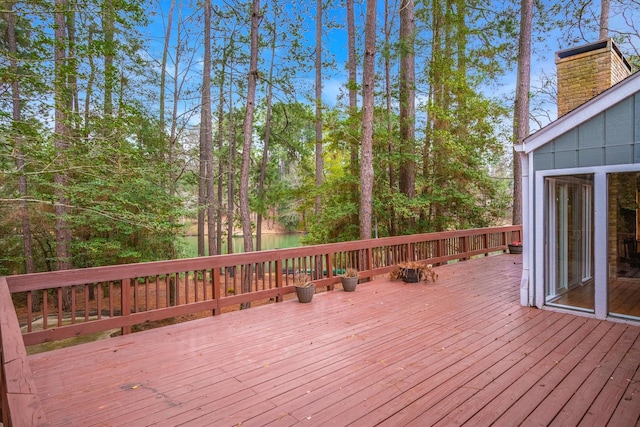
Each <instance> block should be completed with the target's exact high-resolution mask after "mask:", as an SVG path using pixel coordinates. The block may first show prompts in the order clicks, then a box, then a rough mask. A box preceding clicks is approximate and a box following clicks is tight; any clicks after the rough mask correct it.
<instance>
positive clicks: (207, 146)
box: [198, 0, 217, 256]
mask: <svg viewBox="0 0 640 427" xmlns="http://www.w3.org/2000/svg"><path fill="white" fill-rule="evenodd" d="M200 108H201V110H200V111H201V114H200V161H201V162H202V161H204V167H202V165H200V173H201V174H202V173H204V174H203V176H201V177H200V185H201V186H202V188H200V191H199V194H200V196H201V197H202V202H203V203H202V204H201V205H200V206H199V210H202V213H201V214H200V215H198V220H200V219H202V220H203V221H204V213H206V224H207V242H208V250H209V254H210V255H213V254H215V253H216V252H217V251H216V233H215V222H214V221H215V192H214V185H213V132H212V123H211V2H210V0H206V1H205V2H204V62H203V69H202V106H201V107H200ZM202 228H203V229H204V227H202ZM203 237H204V236H203ZM203 246H204V245H203ZM198 247H200V245H198ZM199 255H201V256H202V255H204V254H199Z"/></svg>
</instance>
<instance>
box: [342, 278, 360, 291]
mask: <svg viewBox="0 0 640 427" xmlns="http://www.w3.org/2000/svg"><path fill="white" fill-rule="evenodd" d="M341 281H342V289H344V291H345V292H353V291H355V290H356V287H357V286H358V278H357V277H342V278H341Z"/></svg>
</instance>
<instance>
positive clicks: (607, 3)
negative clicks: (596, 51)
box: [598, 0, 611, 40]
mask: <svg viewBox="0 0 640 427" xmlns="http://www.w3.org/2000/svg"><path fill="white" fill-rule="evenodd" d="M610 8H611V0H601V1H600V34H599V35H598V38H599V39H600V40H602V39H606V38H607V37H608V36H609V10H610Z"/></svg>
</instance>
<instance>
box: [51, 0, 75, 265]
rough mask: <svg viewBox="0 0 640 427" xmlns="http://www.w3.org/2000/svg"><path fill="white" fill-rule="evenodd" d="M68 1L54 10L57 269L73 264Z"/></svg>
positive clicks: (56, 6) (56, 3)
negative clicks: (68, 165)
mask: <svg viewBox="0 0 640 427" xmlns="http://www.w3.org/2000/svg"><path fill="white" fill-rule="evenodd" d="M66 13H67V2H66V1H65V0H56V2H55V11H54V38H55V42H54V43H55V44H54V64H55V65H54V67H55V71H54V74H55V80H54V91H55V95H54V96H55V143H54V146H55V150H56V153H57V162H56V164H57V170H58V171H57V172H56V173H55V177H54V184H55V195H56V202H55V215H56V266H57V269H58V270H67V269H70V268H72V266H73V264H72V263H71V230H70V228H69V227H68V225H67V214H68V205H69V203H68V201H67V196H66V187H67V181H68V177H67V175H66V173H65V172H64V171H65V170H66V165H65V161H66V158H67V150H68V149H69V137H70V132H69V126H68V120H69V115H68V111H69V105H70V103H71V98H70V93H69V88H68V86H67V78H68V75H67V57H66V46H67V44H68V39H67V34H66V27H67V26H66V22H65V14H66Z"/></svg>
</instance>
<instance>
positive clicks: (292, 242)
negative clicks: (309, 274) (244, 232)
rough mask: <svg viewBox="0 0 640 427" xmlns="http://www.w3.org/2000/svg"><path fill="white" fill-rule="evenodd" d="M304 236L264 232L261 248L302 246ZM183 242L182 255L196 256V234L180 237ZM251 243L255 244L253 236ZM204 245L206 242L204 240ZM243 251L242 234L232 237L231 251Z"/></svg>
mask: <svg viewBox="0 0 640 427" xmlns="http://www.w3.org/2000/svg"><path fill="white" fill-rule="evenodd" d="M302 236H304V234H301V233H292V234H264V235H262V249H263V250H266V249H285V248H295V247H298V246H302V244H301V243H300V239H301V238H302ZM181 240H182V241H183V243H184V249H183V251H182V252H183V257H184V258H195V257H197V256H198V236H185V237H183V238H182V239H181ZM253 244H254V245H255V244H256V239H255V237H254V238H253ZM205 246H206V242H205ZM240 252H244V239H243V238H242V236H234V237H233V253H240ZM222 253H224V254H226V253H227V242H226V241H223V242H222Z"/></svg>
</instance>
